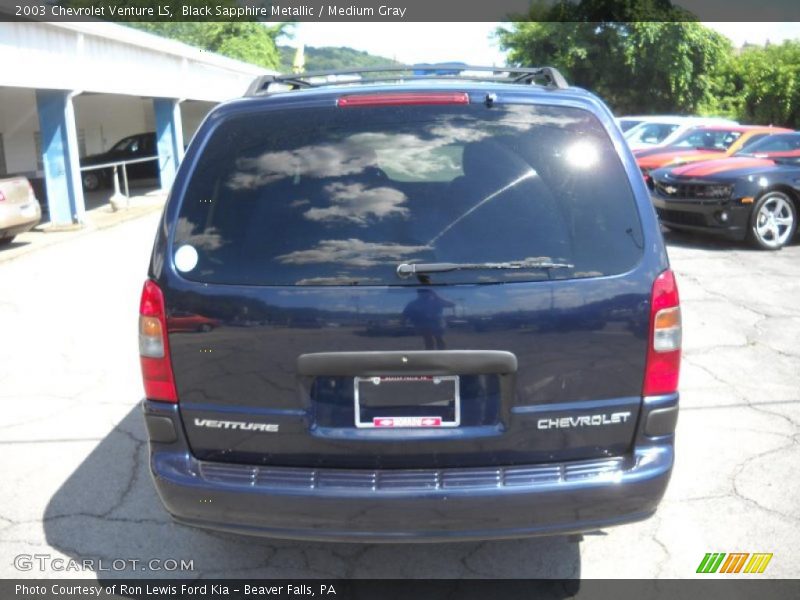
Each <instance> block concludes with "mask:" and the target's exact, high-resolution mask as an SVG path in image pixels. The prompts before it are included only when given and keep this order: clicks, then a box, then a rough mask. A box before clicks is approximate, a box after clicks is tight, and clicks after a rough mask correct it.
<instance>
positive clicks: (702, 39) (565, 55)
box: [498, 5, 731, 113]
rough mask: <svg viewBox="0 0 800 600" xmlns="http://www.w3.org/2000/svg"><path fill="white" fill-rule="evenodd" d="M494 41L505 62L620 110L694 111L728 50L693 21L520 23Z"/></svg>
mask: <svg viewBox="0 0 800 600" xmlns="http://www.w3.org/2000/svg"><path fill="white" fill-rule="evenodd" d="M557 6H558V5H557ZM498 37H499V41H500V45H501V47H502V48H504V49H505V50H507V51H508V52H509V62H510V63H511V64H514V65H516V66H523V65H542V64H552V65H553V66H556V67H558V68H559V69H561V70H562V72H563V73H564V75H565V76H566V77H567V79H568V80H569V81H570V82H571V83H574V84H575V85H579V86H582V87H586V88H588V89H590V90H592V91H594V92H596V93H598V94H599V95H601V96H602V97H603V98H605V99H606V100H607V101H608V102H609V104H610V105H611V106H613V107H614V108H615V109H616V110H617V111H619V112H621V113H658V112H662V113H663V112H695V111H697V109H698V108H699V107H701V106H703V105H705V104H708V103H709V100H710V97H711V95H712V94H713V92H714V89H715V85H714V84H715V81H716V80H717V79H718V78H719V75H720V73H721V71H722V70H723V69H724V67H725V64H726V60H727V58H728V56H729V55H730V52H731V47H730V42H729V41H728V40H727V38H725V37H724V36H722V35H720V34H718V33H716V32H714V31H712V30H710V29H708V28H706V27H703V26H702V25H700V24H699V23H695V22H665V21H630V22H566V23H555V22H532V21H526V22H516V23H513V24H512V25H511V26H510V28H502V29H500V30H499V31H498Z"/></svg>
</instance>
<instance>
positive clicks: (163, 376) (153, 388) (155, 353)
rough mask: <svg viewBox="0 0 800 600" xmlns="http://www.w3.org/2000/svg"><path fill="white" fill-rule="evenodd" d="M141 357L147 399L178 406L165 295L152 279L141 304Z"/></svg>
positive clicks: (145, 286)
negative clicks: (170, 354)
mask: <svg viewBox="0 0 800 600" xmlns="http://www.w3.org/2000/svg"><path fill="white" fill-rule="evenodd" d="M139 356H140V360H141V363H142V379H143V380H144V393H145V396H146V397H147V398H148V399H149V400H161V401H163V402H177V401H178V394H177V393H176V391H175V378H174V377H173V374H172V363H171V362H170V358H169V342H168V340H167V323H166V313H165V309H164V294H162V293H161V289H160V288H159V287H158V285H156V283H155V282H154V281H151V280H149V279H148V280H147V281H145V282H144V289H142V300H141V302H140V304H139Z"/></svg>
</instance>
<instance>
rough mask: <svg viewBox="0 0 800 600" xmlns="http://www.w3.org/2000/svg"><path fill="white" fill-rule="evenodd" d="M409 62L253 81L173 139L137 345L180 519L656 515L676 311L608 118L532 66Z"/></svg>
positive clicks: (514, 524) (504, 527) (640, 197)
mask: <svg viewBox="0 0 800 600" xmlns="http://www.w3.org/2000/svg"><path fill="white" fill-rule="evenodd" d="M424 68H425V67H420V66H415V67H386V68H385V69H384V68H380V69H377V71H379V72H380V74H379V75H377V77H380V80H376V81H371V80H370V79H369V78H368V75H369V74H370V73H369V72H364V79H363V80H361V81H360V82H359V83H357V84H354V83H352V82H349V83H347V84H343V83H336V82H327V83H320V80H319V79H313V80H309V79H307V78H305V77H304V76H303V75H296V74H295V75H289V76H285V77H272V76H266V77H263V78H259V79H257V80H256V81H255V82H254V84H253V85H252V86H251V90H250V92H249V94H248V95H247V97H245V98H242V99H239V100H235V101H232V102H227V103H225V104H222V105H220V106H218V107H216V108H215V109H214V110H213V111H212V113H211V114H210V115H209V117H208V118H207V119H206V120H205V121H204V123H203V125H201V127H200V129H199V130H198V132H197V133H196V135H195V137H194V139H193V141H192V144H191V145H190V147H189V149H188V153H187V154H186V157H185V159H184V161H183V163H182V164H181V166H180V169H179V171H178V174H177V178H176V180H175V182H174V185H173V187H172V192H171V195H170V197H169V200H168V201H167V204H166V207H165V209H164V214H163V217H162V220H161V223H160V226H159V227H158V233H157V236H156V240H155V245H154V248H153V253H152V257H151V261H150V267H149V276H148V279H147V281H146V283H145V286H144V290H143V293H142V298H141V309H140V329H139V331H140V337H139V342H140V354H141V364H142V373H143V378H144V388H145V396H146V399H145V400H144V402H143V409H144V414H145V420H146V423H147V428H148V433H149V440H150V450H151V455H150V467H151V470H152V473H153V478H154V481H155V485H156V488H157V490H158V493H159V495H160V497H161V500H162V501H163V503H164V506H165V507H166V509H167V510H168V511H169V512H170V513H171V514H172V516H173V517H174V518H175V519H176V520H178V521H179V522H181V523H184V524H188V525H194V526H199V527H207V528H212V529H219V530H228V531H233V532H239V533H244V534H253V535H265V536H275V537H284V538H305V539H327V540H351V541H352V540H361V541H423V540H424V541H446V540H453V539H483V538H507V537H517V536H528V535H543V534H555V533H566V532H580V531H587V530H596V529H598V528H601V527H606V526H610V525H616V524H620V523H627V522H630V521H636V520H640V519H645V518H647V517H648V516H650V515H652V514H653V512H654V511H655V510H656V507H657V505H658V503H659V501H660V499H661V497H662V495H663V493H664V491H665V489H666V486H667V482H668V480H669V477H670V473H671V469H672V464H673V442H674V433H675V426H676V421H677V412H678V392H677V383H678V371H679V364H680V345H681V325H680V308H679V303H678V292H677V288H676V285H675V279H674V276H673V274H672V272H671V271H670V269H669V264H668V261H667V255H666V251H665V249H664V243H663V240H662V238H661V232H660V229H659V227H658V221H657V219H656V215H655V212H654V211H653V208H652V205H651V204H650V198H649V195H648V191H647V188H646V186H645V184H644V181H643V180H642V177H641V175H640V173H639V169H638V168H637V166H636V163H635V161H634V159H633V156H632V155H631V153H630V151H628V150H627V146H626V145H625V143H624V140H623V139H622V136H621V134H620V132H619V129H618V128H617V126H616V125H615V123H614V119H613V116H612V114H611V113H610V111H609V110H608V108H607V107H606V106H605V105H604V104H603V103H602V102H601V101H600V100H598V99H597V98H596V97H595V96H593V95H591V94H589V93H587V92H586V91H584V90H581V89H576V88H571V87H568V86H567V84H566V83H565V82H564V80H563V78H562V77H561V75H560V74H558V72H557V71H555V70H553V69H549V68H531V69H517V68H514V69H510V71H511V72H508V73H506V74H497V73H495V71H496V69H495V68H484V69H479V68H473V67H470V68H469V71H470V72H471V75H470V76H462V74H461V72H460V71H459V70H456V72H455V73H449V72H448V73H437V72H436V68H433V67H431V68H430V69H431V71H432V72H433V74H432V75H428V76H426V75H419V74H417V75H413V73H410V72H411V71H414V70H420V69H424ZM387 73H394V74H395V76H396V78H397V79H396V81H387V79H386V77H387ZM185 314H191V315H193V318H195V319H198V318H203V319H207V320H209V321H211V322H213V323H214V324H215V326H214V327H213V328H208V329H207V330H205V331H203V330H200V329H198V328H192V329H189V328H186V327H184V328H180V327H175V326H173V324H172V322H173V321H174V320H175V319H180V318H182V317H181V315H185Z"/></svg>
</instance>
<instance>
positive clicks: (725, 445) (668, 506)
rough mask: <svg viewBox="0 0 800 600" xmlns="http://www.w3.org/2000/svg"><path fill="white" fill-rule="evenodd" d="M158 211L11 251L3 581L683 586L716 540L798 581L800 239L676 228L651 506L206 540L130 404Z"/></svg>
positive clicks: (2, 390) (1, 267) (4, 382)
mask: <svg viewBox="0 0 800 600" xmlns="http://www.w3.org/2000/svg"><path fill="white" fill-rule="evenodd" d="M157 218H158V216H157V214H156V213H154V212H151V213H150V214H148V215H146V216H144V217H141V218H138V219H135V220H131V221H128V222H125V223H122V224H120V225H117V226H115V227H111V228H107V229H102V230H97V231H92V232H91V233H90V234H88V235H79V236H74V237H69V236H68V235H67V234H63V235H64V236H65V237H63V238H62V239H60V240H59V241H58V243H52V244H49V245H47V246H46V247H42V248H40V249H36V250H35V251H29V252H26V253H24V254H22V255H17V256H14V257H13V259H9V257H8V256H6V257H4V255H3V253H2V252H0V281H2V289H3V293H2V295H1V296H0V323H1V324H2V343H1V344H0V365H2V368H0V401H2V407H3V418H2V419H0V448H2V452H3V460H2V463H0V479H1V480H2V482H3V484H2V485H1V486H0V555H2V557H3V561H2V564H0V576H1V577H5V578H12V577H41V576H48V577H56V576H65V577H81V576H86V575H87V573H85V572H84V573H82V572H80V571H74V570H72V571H67V572H60V571H58V570H57V569H58V565H59V564H60V563H56V564H55V565H54V564H53V563H51V562H49V559H42V560H41V561H40V562H39V563H35V564H34V565H33V569H32V570H28V571H20V570H18V568H17V567H15V564H14V557H15V556H18V555H33V554H37V555H46V556H49V557H51V558H57V557H60V558H75V559H78V560H84V559H94V560H95V561H98V560H102V561H103V562H102V563H95V565H98V564H101V565H105V566H106V567H108V566H109V565H111V564H112V562H111V561H113V560H120V559H121V560H126V561H130V560H140V561H147V560H149V559H151V558H161V559H173V560H177V561H181V560H192V561H193V564H192V565H191V567H192V568H191V569H186V570H184V571H180V572H178V573H174V572H165V571H143V570H142V566H141V565H139V566H137V567H132V566H127V567H126V569H127V570H125V571H123V573H124V574H126V575H133V576H148V577H153V576H160V575H179V576H185V577H225V576H230V577H234V576H237V577H272V578H275V577H287V578H292V577H356V578H361V577H398V578H409V577H419V578H427V577H450V578H461V577H501V578H506V577H514V578H517V577H576V576H580V577H584V578H595V577H631V578H649V577H675V578H682V577H691V576H694V575H695V570H696V568H697V566H698V564H699V562H700V560H701V559H702V558H703V556H704V554H705V553H706V552H771V553H774V557H773V559H772V562H771V563H770V564H769V568H768V569H767V570H766V572H765V574H764V575H765V576H770V577H798V576H800V567H798V565H797V562H796V560H795V559H794V553H795V552H796V548H797V547H798V545H800V522H799V521H800V517H799V516H798V512H797V508H798V506H800V480H798V478H797V465H798V464H800V379H799V377H798V376H799V375H800V348H798V345H797V342H798V339H800V302H799V301H798V299H799V298H800V245H798V244H797V243H794V244H793V245H791V246H790V247H788V248H786V249H784V250H782V251H781V252H778V253H768V252H758V251H753V250H750V249H749V248H748V247H746V246H744V245H741V244H733V243H728V242H722V241H717V240H713V239H708V238H704V237H700V236H690V235H677V234H669V235H668V243H669V252H670V257H671V260H672V265H673V268H674V269H675V271H676V273H677V275H678V278H679V279H678V282H679V285H680V292H681V297H682V302H683V314H684V349H685V354H684V362H683V371H682V383H681V392H682V397H681V402H682V408H681V416H680V421H679V426H678V441H677V464H676V467H675V470H674V475H673V480H672V482H671V484H670V487H669V490H668V492H667V496H666V498H665V499H664V501H663V503H662V505H661V508H660V510H659V512H658V513H657V515H656V516H655V517H654V518H652V519H650V520H648V521H645V522H642V523H637V524H634V525H628V526H624V527H619V528H613V529H608V530H603V531H598V532H594V533H592V534H589V535H586V536H584V537H583V539H582V540H580V539H576V538H564V537H557V538H536V539H526V540H514V541H502V542H484V543H471V542H469V543H467V542H465V543H453V544H444V545H422V546H420V545H416V546H415V545H356V544H346V545H342V544H321V543H301V542H291V541H273V540H266V539H257V538H243V537H237V536H234V535H228V534H217V533H208V532H204V531H198V530H194V529H190V528H186V527H183V526H179V525H175V524H173V523H172V522H171V521H170V519H169V518H168V516H167V514H166V513H165V512H164V510H163V508H162V506H161V504H160V502H159V501H158V498H157V497H156V494H155V491H154V488H153V486H152V484H151V482H150V480H149V473H148V469H147V447H146V443H145V433H144V428H143V422H142V418H141V415H140V410H139V407H138V404H137V403H138V401H139V399H140V395H141V382H140V374H139V363H138V355H137V343H136V315H137V309H138V301H139V294H140V290H141V285H142V281H143V279H144V277H145V274H146V267H147V259H148V256H149V252H150V249H151V246H152V241H153V234H154V230H155V227H156V223H157ZM59 235H62V234H59ZM487 510H493V508H492V507H491V506H487ZM532 510H535V509H532ZM40 566H41V567H43V569H44V571H41V570H40ZM103 574H104V575H108V574H109V573H108V572H105V573H103Z"/></svg>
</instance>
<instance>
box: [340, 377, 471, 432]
mask: <svg viewBox="0 0 800 600" xmlns="http://www.w3.org/2000/svg"><path fill="white" fill-rule="evenodd" d="M353 391H354V400H355V422H356V427H363V428H385V429H390V428H436V427H458V425H459V424H460V422H461V398H460V396H459V378H458V376H457V375H443V376H415V375H391V376H382V377H355V378H354V381H353Z"/></svg>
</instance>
